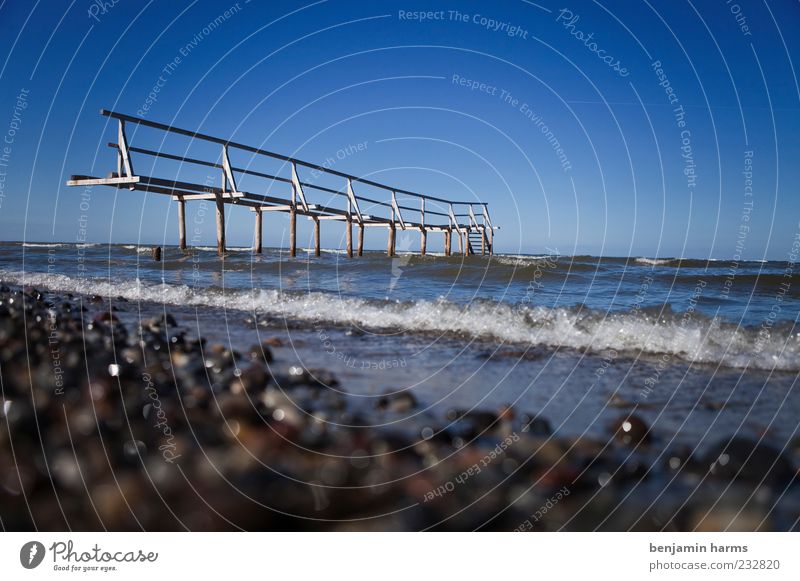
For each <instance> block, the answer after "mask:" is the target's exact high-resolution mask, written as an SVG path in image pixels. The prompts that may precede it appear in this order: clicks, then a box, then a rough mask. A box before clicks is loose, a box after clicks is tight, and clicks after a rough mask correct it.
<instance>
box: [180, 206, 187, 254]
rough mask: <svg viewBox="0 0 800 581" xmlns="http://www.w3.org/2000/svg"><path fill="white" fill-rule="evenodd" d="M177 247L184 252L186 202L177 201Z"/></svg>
mask: <svg viewBox="0 0 800 581" xmlns="http://www.w3.org/2000/svg"><path fill="white" fill-rule="evenodd" d="M178 246H179V247H180V249H181V250H186V202H185V201H183V200H179V201H178Z"/></svg>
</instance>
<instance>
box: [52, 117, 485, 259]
mask: <svg viewBox="0 0 800 581" xmlns="http://www.w3.org/2000/svg"><path fill="white" fill-rule="evenodd" d="M100 113H101V114H102V115H104V116H106V117H109V118H111V119H115V120H116V121H117V141H116V143H109V144H108V146H109V147H111V148H113V149H114V150H115V151H116V154H117V167H116V171H112V172H109V174H108V177H105V178H100V177H93V176H86V175H73V176H72V177H71V178H70V180H69V181H68V182H67V185H68V186H95V185H99V186H112V187H115V188H119V189H122V188H127V189H129V190H141V191H144V192H150V193H155V194H163V195H167V196H171V197H172V200H174V201H176V202H177V203H178V238H179V245H180V248H181V249H182V250H185V249H186V248H187V244H186V202H188V201H191V200H214V202H215V206H216V225H217V251H218V253H219V254H224V253H225V206H226V205H232V206H244V207H247V208H249V209H250V210H251V211H252V212H253V213H254V215H255V235H254V243H253V251H254V252H256V253H260V252H261V250H262V239H263V213H264V212H282V213H286V214H289V254H290V255H291V256H295V254H296V252H297V217H298V216H305V217H306V218H307V219H308V220H311V221H313V222H314V253H315V255H316V256H319V255H320V226H321V223H322V222H323V221H329V220H332V221H338V222H343V223H344V225H345V237H346V245H347V256H349V257H352V256H353V225H354V224H355V226H356V227H357V228H358V238H357V247H356V254H357V255H358V256H361V255H362V254H363V252H364V229H365V228H370V227H385V228H387V230H388V245H387V254H388V255H389V256H394V254H395V240H396V232H397V229H398V228H399V229H400V230H416V231H419V233H420V254H421V255H423V256H424V255H425V253H426V252H427V242H428V233H429V232H436V233H442V234H443V235H444V253H445V255H447V256H450V254H451V250H452V238H453V235H454V234H455V235H456V236H457V237H458V248H459V252H461V253H463V254H464V255H465V256H466V255H469V254H478V253H480V254H484V255H485V254H492V252H493V248H494V231H495V230H497V229H499V226H494V225H493V224H492V222H491V219H490V218H489V207H488V204H486V203H484V202H479V201H473V202H461V201H454V200H448V199H445V198H441V197H436V196H430V195H425V194H420V193H417V192H412V191H408V190H404V189H399V188H395V187H392V186H388V185H385V184H381V183H378V182H375V181H372V180H368V179H365V178H360V177H357V176H354V175H350V174H347V173H344V172H340V171H337V170H334V169H332V168H330V167H325V166H322V165H318V164H314V163H310V162H307V161H302V160H300V159H296V158H293V157H289V156H286V155H282V154H279V153H274V152H271V151H265V150H263V149H259V148H256V147H251V146H249V145H243V144H241V143H235V142H233V141H230V140H227V139H222V138H219V137H212V136H210V135H204V134H202V133H198V132H196V131H189V130H187V129H180V128H177V127H173V126H171V125H165V124H163V123H156V122H154V121H147V120H144V119H139V118H138V117H133V116H130V115H125V114H122V113H116V112H113V111H108V110H106V109H102V110H101V111H100ZM130 125H138V126H142V127H147V128H151V129H154V130H157V131H160V132H163V133H162V134H161V135H160V143H161V144H162V145H163V144H164V142H165V141H166V138H167V135H166V134H175V135H182V136H185V137H189V138H190V139H192V140H200V141H202V142H206V143H210V144H215V145H216V146H219V147H220V149H219V150H218V151H219V154H218V156H217V157H215V159H213V160H209V159H198V158H192V157H188V156H186V155H180V154H177V153H168V152H166V151H164V149H162V148H159V149H158V150H153V149H145V148H141V147H136V146H134V145H133V144H132V143H129V141H128V134H127V131H126V128H127V127H128V126H130ZM137 131H138V128H137ZM187 149H188V148H187ZM235 151H238V152H245V153H247V154H250V155H251V156H252V157H251V159H254V158H255V156H264V157H267V158H271V159H273V160H279V161H281V162H283V163H282V165H281V169H282V170H283V171H285V172H286V173H287V174H291V175H285V176H281V175H273V174H271V173H265V172H263V171H256V170H254V169H249V167H250V166H248V168H241V167H236V166H234V165H233V164H232V163H231V161H230V157H229V155H230V154H231V153H233V152H235ZM134 154H135V155H137V156H146V157H150V158H158V159H162V160H172V161H176V162H180V163H181V164H188V165H192V166H201V167H205V168H213V169H214V170H219V171H220V178H221V179H220V182H221V183H220V187H216V186H210V185H208V184H205V185H204V184H198V183H192V182H186V181H178V180H175V179H170V178H163V177H157V176H144V175H141V174H137V173H136V172H135V171H134V163H133V155H134ZM153 165H155V164H153ZM301 170H302V171H309V170H310V171H313V172H315V173H316V174H317V175H320V174H327V175H328V176H334V177H335V178H337V180H338V179H341V180H342V182H343V183H342V186H341V187H340V188H339V189H336V188H332V187H326V186H322V185H316V184H311V183H309V182H308V180H306V181H303V180H301V178H300V173H299V172H300V171H301ZM277 173H280V172H276V174H277ZM245 176H248V179H253V181H254V179H261V180H262V181H263V180H268V181H269V183H268V184H267V185H266V187H263V191H264V192H265V193H263V194H257V193H251V192H250V191H246V190H245V189H244V188H240V187H239V182H241V181H243V179H244V177H245ZM276 185H280V186H281V187H282V188H285V189H286V190H288V192H286V193H284V194H283V196H274V195H271V192H272V189H273V187H274V186H276ZM359 185H362V186H367V187H369V188H371V189H377V190H380V191H383V192H385V193H386V195H385V198H384V199H381V200H378V199H374V198H370V197H365V196H363V195H358V194H356V193H355V189H354V187H359ZM287 186H288V187H287ZM249 189H253V188H249ZM312 192H322V193H325V194H328V195H329V196H328V197H329V198H330V196H331V195H332V196H337V197H341V198H343V200H342V202H343V203H342V205H343V206H344V207H343V208H336V207H332V206H331V205H323V204H312V203H310V202H309V200H308V198H307V195H310V194H311V193H312ZM287 194H288V196H287ZM398 197H400V201H398ZM408 200H416V201H417V202H418V204H419V205H418V206H417V207H414V206H410V205H408V204H409V202H408ZM362 205H364V206H367V205H369V207H370V208H375V212H372V210H370V211H371V212H372V213H371V214H365V213H362V211H361V206H362ZM373 214H381V215H373ZM478 247H479V248H478Z"/></svg>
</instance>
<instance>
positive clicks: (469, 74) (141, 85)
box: [0, 0, 800, 259]
mask: <svg viewBox="0 0 800 581" xmlns="http://www.w3.org/2000/svg"><path fill="white" fill-rule="evenodd" d="M226 11H227V14H226ZM419 11H423V12H425V11H433V14H428V15H426V16H427V17H426V18H425V19H424V20H420V19H419V17H418V16H417V14H415V13H417V12H419ZM456 12H458V14H456ZM215 21H216V24H212V23H214V22H215ZM798 32H800V4H798V3H797V2H795V1H793V0H781V1H776V2H769V3H768V5H767V4H764V3H758V2H740V3H738V4H737V3H734V2H725V1H723V0H720V1H718V2H717V1H713V2H712V1H695V2H692V3H690V2H683V1H663V0H662V1H650V2H649V3H648V2H631V1H626V2H622V1H620V2H600V3H597V2H569V3H552V2H547V1H543V2H540V3H532V2H526V1H521V0H517V1H514V0H508V1H503V2H465V1H461V2H415V1H407V2H405V1H404V2H393V1H392V2H390V1H382V2H356V1H344V0H329V1H321V2H315V3H314V2H312V3H309V2H264V3H261V2H256V1H255V0H253V1H252V2H245V1H244V0H240V2H238V3H236V2H230V1H222V2H197V3H175V2H160V1H159V2H156V1H154V2H150V3H145V2H132V1H128V0H118V1H117V2H116V3H113V2H106V3H105V4H102V3H97V2H94V3H92V2H88V1H80V2H78V1H76V2H73V3H71V4H67V3H66V2H56V1H46V2H38V3H34V2H22V1H16V2H4V3H3V4H2V6H0V46H2V51H1V52H0V56H2V64H0V77H1V81H2V82H0V133H2V134H3V136H4V138H5V139H6V140H8V139H10V140H11V143H8V141H6V142H5V144H4V146H5V147H6V149H5V150H2V149H0V154H3V156H2V158H1V159H0V172H2V175H0V184H2V189H0V238H2V239H5V240H21V239H23V238H24V239H26V240H33V241H75V239H76V236H77V232H78V230H79V228H80V226H81V216H82V215H85V216H86V224H87V227H88V238H89V239H90V240H92V241H98V242H106V241H109V240H110V241H113V242H137V241H141V242H143V243H148V244H151V243H164V244H174V243H176V241H177V225H176V220H177V216H176V208H175V206H174V204H172V203H171V202H170V200H169V198H168V197H165V196H158V195H154V194H144V193H142V192H130V191H128V190H115V189H108V188H94V189H93V190H92V192H91V200H90V201H89V202H88V203H84V205H83V207H82V206H81V202H82V201H83V202H86V200H82V199H81V195H80V194H81V191H80V190H78V189H74V188H68V187H66V186H65V185H64V182H65V180H66V179H67V178H68V177H69V175H70V174H93V175H105V174H106V173H107V172H108V171H111V170H113V169H114V167H115V158H114V155H113V153H112V151H111V150H109V149H108V148H107V147H106V146H105V144H106V143H107V142H108V141H112V140H113V139H114V137H115V135H114V132H115V127H114V126H112V125H110V124H108V123H107V119H106V118H105V117H101V116H100V115H99V114H98V111H99V109H100V108H102V107H104V108H110V109H114V110H117V111H120V112H126V113H129V114H132V115H137V114H139V115H140V116H142V117H144V118H146V119H151V120H155V121H162V122H168V123H172V124H174V125H176V126H179V127H186V128H193V129H198V130H200V131H203V132H205V133H211V134H214V135H219V136H225V137H231V138H232V139H234V140H236V141H239V142H244V143H247V144H252V145H257V146H261V147H263V148H265V149H269V150H272V151H278V152H282V153H286V154H290V155H294V156H296V157H299V158H302V159H307V160H309V161H316V162H320V163H322V162H325V160H328V159H330V160H332V161H333V162H334V167H335V168H336V169H339V170H341V171H346V172H350V173H353V174H357V175H364V176H371V177H373V178H374V179H376V180H378V181H383V182H385V183H389V184H394V185H397V186H398V187H403V188H407V189H410V190H414V191H421V192H426V193H430V194H432V195H438V196H442V197H447V198H451V197H452V198H457V199H478V198H479V199H481V200H484V201H487V202H489V203H490V209H491V213H492V217H493V220H494V222H495V223H496V224H499V225H501V227H502V230H501V231H500V232H499V233H498V234H497V237H496V242H497V250H498V251H506V252H524V253H540V252H543V251H545V248H551V249H552V248H557V249H558V250H559V252H561V253H562V254H586V253H588V254H604V255H617V256H619V255H629V254H631V255H636V256H642V255H644V256H655V255H658V256H693V257H713V258H720V259H726V258H727V259H730V258H732V257H733V256H734V255H736V254H738V253H739V252H740V251H741V254H742V257H743V258H748V259H760V258H763V257H765V256H766V257H768V258H772V259H784V258H786V255H787V253H788V252H789V250H790V249H791V245H792V240H793V239H794V237H795V236H796V235H797V234H798V232H800V224H798V222H800V196H799V195H798V183H800V182H799V180H798V178H799V177H800V169H798V165H799V164H798V163H797V160H798V158H799V154H800V114H799V113H800V91H799V90H798V81H797V78H796V72H795V71H794V68H793V63H795V64H796V63H799V62H800V50H798V43H800V40H798V38H800V35H799V34H798ZM176 58H177V60H176ZM170 63H172V66H171V67H170V66H169V65H170ZM659 65H660V66H659ZM462 79H464V80H463V81H462ZM156 87H157V88H158V93H157V95H156V98H155V99H152V98H150V99H148V95H149V94H150V93H151V92H152V91H153V90H154V88H156ZM667 88H669V90H670V91H671V93H668V92H667ZM20 96H21V97H22V98H21V99H20ZM670 99H672V103H670ZM680 107H682V113H680V112H679V111H680V109H679V110H678V112H676V109H678V108H680ZM137 112H138V113H137ZM156 137H157V136H156V135H155V134H153V133H152V132H147V131H136V132H133V134H132V135H129V138H130V139H131V141H132V142H133V143H134V145H136V144H138V145H141V146H145V147H149V146H162V147H164V148H166V149H168V150H170V151H174V150H175V149H177V150H179V151H186V147H187V145H186V142H185V141H181V140H176V141H174V142H172V141H169V142H167V143H161V142H160V141H158V140H154V139H155V138H156ZM359 144H361V147H358V145H359ZM181 148H182V149H181ZM558 148H560V151H557V149H558ZM749 152H752V156H751V157H750V155H751V154H750V153H749ZM748 160H749V161H748ZM232 161H233V162H234V164H237V165H248V164H250V165H252V166H253V167H262V166H261V165H260V164H262V162H261V161H254V160H252V159H250V158H248V157H247V156H243V155H239V157H235V158H234V159H233V160H232ZM134 162H135V164H136V165H135V168H136V169H137V171H138V172H140V173H143V174H145V175H146V174H148V173H158V174H159V175H164V174H166V175H171V176H178V177H179V178H180V179H184V178H187V179H188V178H189V177H193V178H195V179H199V180H201V181H204V180H205V179H206V178H208V179H214V180H215V183H216V181H218V179H219V176H215V175H214V174H211V175H210V176H207V175H206V173H205V172H200V174H196V173H192V172H191V170H190V169H188V168H185V167H184V168H178V167H177V166H175V165H174V164H173V165H158V164H156V165H155V166H154V164H153V161H152V160H151V159H148V158H138V159H137V158H134ZM746 163H749V165H747V166H746ZM263 167H264V168H265V169H267V168H269V169H275V168H276V167H277V166H269V165H264V166H263ZM284 170H285V168H284ZM745 170H748V171H749V170H752V174H751V175H745V174H744V173H743V172H744V171H745ZM170 172H171V173H170ZM302 177H303V178H304V179H310V180H312V181H313V180H314V179H316V180H317V181H318V182H319V183H320V184H322V183H325V184H329V185H334V186H336V187H339V186H340V185H341V184H335V183H333V182H329V181H326V180H324V179H323V178H316V177H314V176H309V175H305V176H302ZM747 179H749V180H750V181H751V183H749V184H748V183H747V182H746V180H747ZM266 185H267V184H266V182H263V181H259V180H255V181H247V180H244V181H240V188H241V189H246V190H248V191H253V192H256V193H263V192H265V191H266V190H265V189H264V188H266ZM748 186H750V187H751V188H752V189H748V190H746V187H748ZM271 192H272V193H273V194H276V195H286V193H287V192H286V191H284V190H283V189H281V188H280V187H274V188H273V189H272V190H271ZM363 193H365V194H367V195H369V194H372V193H373V192H366V191H364V192H363ZM311 197H312V200H311V201H312V202H314V201H317V202H323V203H328V199H327V197H322V196H318V195H314V196H311ZM198 210H199V205H198V203H196V202H195V203H193V204H190V205H189V207H188V210H187V211H188V218H189V220H193V219H194V218H196V217H197V214H198ZM362 210H364V209H363V208H362ZM200 211H201V210H200ZM365 211H367V210H365ZM227 218H228V230H227V232H228V240H229V244H231V245H243V246H244V245H249V244H250V243H251V241H252V231H253V217H252V214H251V213H250V212H248V211H247V210H246V209H245V208H234V209H232V210H231V211H229V212H228V216H227ZM287 228H288V218H287V217H286V216H285V215H283V214H273V215H267V216H266V219H265V226H264V236H265V243H266V244H267V245H277V244H280V242H281V239H282V238H285V237H286V235H287V233H286V231H287ZM201 230H202V232H201V234H200V237H199V239H198V240H196V242H199V243H200V244H212V243H213V241H214V237H215V233H214V224H213V220H206V221H205V222H204V224H203V227H202V229H201ZM310 233H311V230H310V224H309V223H307V222H306V221H304V220H301V221H300V232H299V239H300V243H301V244H307V243H308V240H309V237H310V235H311V234H310ZM385 238H386V232H385V230H384V229H368V233H367V246H368V247H371V248H385V243H386V240H385ZM440 238H441V236H440V235H439V236H437V235H432V236H430V237H429V247H430V248H431V250H440V248H439V246H441V244H442V242H441V240H440ZM342 239H343V228H342V227H341V225H337V224H334V223H325V224H324V227H323V244H324V245H325V246H329V247H333V246H338V245H341V244H342V243H343V240H342ZM737 244H738V246H737Z"/></svg>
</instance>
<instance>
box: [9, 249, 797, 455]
mask: <svg viewBox="0 0 800 581" xmlns="http://www.w3.org/2000/svg"><path fill="white" fill-rule="evenodd" d="M23 253H24V267H23ZM78 265H81V268H82V270H81V271H78V270H77V266H78ZM790 267H791V265H788V264H786V263H776V262H768V263H744V264H739V265H737V266H736V268H735V269H734V273H735V276H733V278H732V279H731V278H730V272H731V269H732V268H733V265H732V264H726V263H713V262H711V263H707V262H701V261H686V260H683V261H679V260H670V261H653V260H649V259H647V260H645V259H631V260H622V259H600V258H597V257H561V256H555V255H550V256H544V257H525V256H521V257H520V256H516V257H511V256H494V257H485V258H483V257H470V258H467V259H464V258H463V257H460V256H459V257H450V258H445V257H442V256H429V257H424V258H423V257H418V256H404V255H401V256H400V257H398V258H395V259H388V258H387V257H386V256H384V255H382V254H378V253H367V254H366V255H365V256H364V257H362V258H355V259H352V260H348V259H347V258H346V257H344V256H342V255H340V254H337V253H333V252H329V253H325V254H324V255H323V256H322V257H320V258H314V257H313V256H311V257H309V256H301V257H298V258H296V259H294V260H292V259H289V258H288V257H287V256H286V255H285V254H284V253H281V252H279V251H277V250H272V249H268V250H267V251H266V252H265V253H264V254H263V255H262V256H253V255H252V254H251V253H250V252H249V251H245V250H241V251H237V250H233V251H231V252H229V254H228V255H227V256H226V257H225V260H224V262H223V261H220V260H219V259H218V258H217V257H216V256H215V254H214V252H213V250H212V249H196V250H195V251H193V252H192V253H189V254H187V255H183V254H181V253H179V252H178V251H177V249H174V248H167V249H166V251H165V259H164V261H163V262H161V263H154V262H153V261H152V260H151V258H150V255H149V248H140V247H136V246H111V247H109V246H101V245H97V246H89V247H82V248H78V247H75V246H74V245H58V246H39V245H36V246H32V245H26V246H24V247H23V246H21V245H19V244H5V245H2V246H0V279H2V280H3V281H4V282H7V283H13V284H32V285H34V286H37V287H39V288H48V289H51V290H54V291H61V292H73V293H78V294H84V295H92V294H99V295H102V296H106V297H112V302H114V301H113V298H115V297H124V298H126V299H128V300H129V301H132V302H128V303H121V302H120V303H114V304H115V305H117V307H118V308H119V309H120V311H119V312H118V313H117V314H118V316H120V318H121V319H122V320H123V321H124V322H127V323H134V324H135V323H138V322H139V320H140V319H146V318H148V317H150V316H153V314H156V313H158V312H159V311H163V310H164V309H166V310H168V311H169V312H171V313H172V314H174V315H175V316H176V317H177V318H178V320H179V323H180V324H181V325H182V326H183V327H185V328H188V329H189V330H191V331H192V332H194V333H196V334H199V335H201V336H203V337H206V338H207V339H208V340H209V341H216V342H220V343H224V344H229V345H232V346H233V347H235V348H237V349H240V350H245V349H247V348H248V347H249V346H250V345H252V344H254V343H259V342H260V341H261V340H262V339H264V338H265V337H275V336H277V337H280V338H281V339H282V340H283V343H284V346H283V347H279V348H276V349H275V353H276V357H277V360H276V363H275V364H276V365H280V366H283V367H287V366H290V365H294V364H301V365H303V366H305V367H308V368H319V369H327V370H329V371H331V372H333V373H334V375H335V376H336V377H337V378H339V379H340V381H341V383H342V385H343V386H346V389H345V391H346V392H347V393H348V399H349V400H350V404H351V405H352V406H353V407H355V408H356V409H357V408H358V407H359V406H365V407H366V408H370V409H372V408H373V407H374V402H375V398H376V397H377V396H379V395H381V394H383V393H385V392H387V391H388V392H397V391H402V390H412V391H413V393H414V394H415V395H416V396H417V398H418V399H419V401H420V404H421V405H420V408H419V409H417V410H416V411H415V412H413V413H412V414H409V415H408V416H405V417H403V418H399V419H398V418H392V419H390V420H387V421H390V422H395V423H397V427H402V428H405V429H411V430H413V431H420V430H421V429H423V428H424V427H425V425H426V422H428V421H429V418H430V416H431V415H432V416H436V417H438V418H442V417H443V416H444V415H445V414H446V412H447V410H450V409H453V408H468V409H472V408H475V409H489V410H497V409H499V408H500V407H501V406H503V405H507V404H511V405H513V406H514V409H515V410H518V411H519V412H526V413H529V414H532V415H536V414H538V415H541V416H543V417H545V418H547V419H548V421H550V423H551V424H552V425H553V427H554V429H555V431H556V432H557V433H558V434H561V435H569V436H584V435H586V436H590V437H594V438H602V437H603V436H607V434H608V430H609V428H608V426H609V424H610V423H611V422H612V421H613V420H615V419H618V418H619V417H620V416H622V415H625V414H628V413H631V412H635V413H636V414H637V415H639V416H641V417H642V418H644V419H645V420H646V421H647V422H648V424H650V425H652V426H653V430H654V433H655V434H657V436H658V438H659V439H660V440H661V441H662V442H664V443H665V444H667V443H680V444H686V445H689V446H691V447H692V448H703V447H704V446H706V445H710V444H711V443H713V442H714V441H716V440H717V439H718V438H719V437H721V436H726V435H728V436H729V435H732V434H743V435H748V436H751V437H755V438H761V437H764V438H766V439H768V440H770V441H773V442H775V443H777V444H780V445H781V446H784V445H786V443H787V442H788V441H789V440H791V439H792V438H793V437H795V436H796V435H797V434H796V431H797V422H796V418H797V417H798V416H800V398H798V397H797V395H796V390H795V389H794V387H795V384H796V380H797V372H798V369H800V346H799V345H798V335H797V331H796V330H795V328H794V318H796V316H797V314H798V302H797V301H798V299H797V298H796V297H795V294H794V291H795V290H796V289H795V288H794V284H793V283H795V282H797V281H796V277H795V275H794V274H793V273H790V276H787V277H785V276H784V274H786V271H787V268H790ZM726 281H732V282H728V284H727V286H726ZM726 289H727V290H726ZM136 301H139V303H138V304H137V303H136ZM776 305H778V306H779V308H775V306H776ZM771 313H774V314H771Z"/></svg>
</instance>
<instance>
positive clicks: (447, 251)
mask: <svg viewBox="0 0 800 581" xmlns="http://www.w3.org/2000/svg"><path fill="white" fill-rule="evenodd" d="M452 237H453V230H452V229H450V228H448V229H447V230H445V231H444V255H445V256H450V244H451V240H452Z"/></svg>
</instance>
